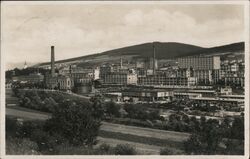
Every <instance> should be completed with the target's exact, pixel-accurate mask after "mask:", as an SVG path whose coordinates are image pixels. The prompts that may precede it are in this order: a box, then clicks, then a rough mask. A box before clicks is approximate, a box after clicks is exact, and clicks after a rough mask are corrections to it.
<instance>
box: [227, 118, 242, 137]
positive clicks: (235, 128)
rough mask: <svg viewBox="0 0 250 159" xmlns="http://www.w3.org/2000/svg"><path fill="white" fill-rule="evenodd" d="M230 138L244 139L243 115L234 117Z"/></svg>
mask: <svg viewBox="0 0 250 159" xmlns="http://www.w3.org/2000/svg"><path fill="white" fill-rule="evenodd" d="M230 138H235V139H240V140H244V117H236V118H235V119H234V121H233V125H232V128H231V136H230Z"/></svg>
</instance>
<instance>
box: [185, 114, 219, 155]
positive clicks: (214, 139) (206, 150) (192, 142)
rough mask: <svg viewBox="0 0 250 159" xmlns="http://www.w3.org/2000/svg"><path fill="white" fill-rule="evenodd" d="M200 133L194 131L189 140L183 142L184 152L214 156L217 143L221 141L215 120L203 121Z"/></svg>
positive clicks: (217, 123) (217, 146)
mask: <svg viewBox="0 0 250 159" xmlns="http://www.w3.org/2000/svg"><path fill="white" fill-rule="evenodd" d="M200 127H202V129H201V131H195V132H193V133H192V135H191V136H190V138H189V139H188V140H187V141H186V142H184V146H185V150H186V152H187V153H189V154H199V155H201V154H206V155H211V154H216V152H217V150H218V148H219V143H220V142H221V141H222V133H221V131H222V130H221V128H220V127H219V122H218V121H217V120H213V119H209V120H207V121H205V120H204V119H203V125H202V126H200Z"/></svg>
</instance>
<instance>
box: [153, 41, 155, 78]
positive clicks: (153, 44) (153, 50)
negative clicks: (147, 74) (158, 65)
mask: <svg viewBox="0 0 250 159" xmlns="http://www.w3.org/2000/svg"><path fill="white" fill-rule="evenodd" d="M153 75H155V43H154V42H153Z"/></svg>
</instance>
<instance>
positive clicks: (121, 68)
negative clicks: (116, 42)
mask: <svg viewBox="0 0 250 159" xmlns="http://www.w3.org/2000/svg"><path fill="white" fill-rule="evenodd" d="M120 60H121V61H120V66H121V69H122V58H121V59H120Z"/></svg>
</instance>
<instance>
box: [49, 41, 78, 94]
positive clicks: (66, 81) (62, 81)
mask: <svg viewBox="0 0 250 159" xmlns="http://www.w3.org/2000/svg"><path fill="white" fill-rule="evenodd" d="M45 85H46V87H47V88H49V89H61V90H65V91H71V89H72V88H73V87H74V81H73V79H72V78H71V77H69V76H67V75H57V74H56V73H55V49H54V46H51V73H50V74H47V75H45Z"/></svg>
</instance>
